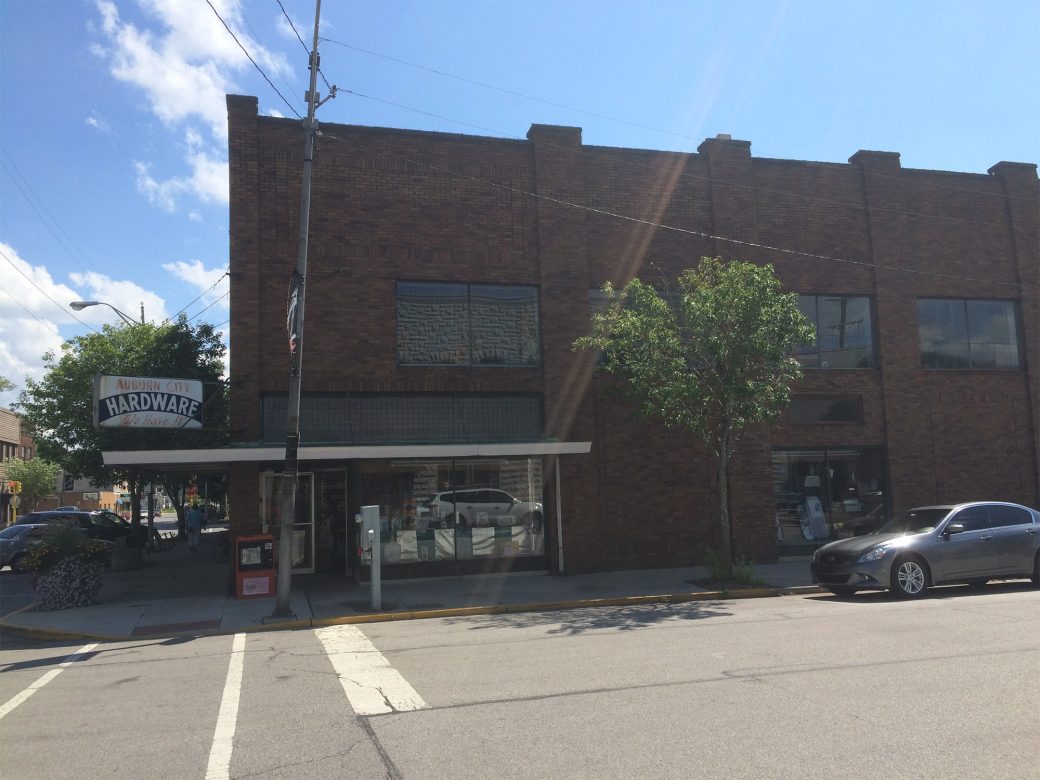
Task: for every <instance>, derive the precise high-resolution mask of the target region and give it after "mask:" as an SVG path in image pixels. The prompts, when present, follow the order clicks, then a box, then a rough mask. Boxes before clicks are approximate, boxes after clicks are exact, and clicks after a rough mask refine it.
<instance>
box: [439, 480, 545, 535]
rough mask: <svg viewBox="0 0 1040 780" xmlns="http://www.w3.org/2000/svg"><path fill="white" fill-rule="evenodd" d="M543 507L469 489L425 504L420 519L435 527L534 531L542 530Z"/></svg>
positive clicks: (497, 492)
mask: <svg viewBox="0 0 1040 780" xmlns="http://www.w3.org/2000/svg"><path fill="white" fill-rule="evenodd" d="M542 512H543V510H542V505H541V503H540V502H537V501H521V500H520V499H519V498H515V497H513V496H511V495H509V494H508V493H506V492H505V491H504V490H496V489H493V488H466V489H462V490H446V491H444V492H443V493H437V494H436V495H434V496H433V497H432V498H428V499H426V500H425V501H423V502H422V503H421V505H420V507H419V515H420V517H422V516H423V515H426V516H427V517H428V519H429V522H430V524H431V525H433V526H435V527H436V526H439V525H441V524H443V525H445V526H451V525H463V526H468V527H471V528H472V527H486V526H495V525H525V526H527V527H528V528H529V529H530V530H532V531H540V530H541V528H542V516H543V514H542Z"/></svg>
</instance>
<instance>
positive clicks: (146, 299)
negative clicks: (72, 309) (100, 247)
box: [69, 271, 166, 325]
mask: <svg viewBox="0 0 1040 780" xmlns="http://www.w3.org/2000/svg"><path fill="white" fill-rule="evenodd" d="M69 279H71V280H72V282H73V283H74V284H76V285H77V286H78V287H79V288H80V289H81V290H85V291H86V292H85V293H84V294H82V295H77V296H76V297H77V298H79V299H81V300H88V301H104V302H105V303H108V304H111V305H112V306H114V307H115V308H117V309H119V310H120V311H121V312H123V314H125V315H126V316H127V317H129V318H130V319H131V320H133V321H135V322H137V321H138V320H140V318H141V308H142V307H144V317H145V320H146V321H147V322H162V321H163V320H164V319H166V301H165V300H164V299H163V297H162V296H161V295H159V294H158V293H154V292H152V291H151V290H146V289H145V288H144V287H141V285H139V284H137V283H136V282H130V281H126V280H119V279H113V278H111V277H110V276H106V275H105V274H99V273H96V272H94V271H90V272H87V273H79V272H76V273H71V274H69ZM76 316H77V317H79V318H80V319H81V320H83V321H84V322H86V323H89V324H98V325H100V324H102V323H106V322H107V323H112V324H119V323H121V322H122V321H123V320H122V318H120V316H119V315H118V314H116V313H115V312H114V311H112V309H110V308H109V307H108V306H91V307H89V308H86V309H83V310H81V311H80V312H78V313H77V315H76Z"/></svg>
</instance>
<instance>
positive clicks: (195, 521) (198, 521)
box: [184, 504, 206, 552]
mask: <svg viewBox="0 0 1040 780" xmlns="http://www.w3.org/2000/svg"><path fill="white" fill-rule="evenodd" d="M205 522H206V516H205V515H204V514H202V510H201V509H199V507H198V505H197V504H192V506H191V509H189V510H188V514H187V516H186V517H185V518H184V524H185V525H186V526H188V549H190V550H191V551H192V552H195V551H196V550H198V549H199V537H200V536H201V535H202V526H203V525H205Z"/></svg>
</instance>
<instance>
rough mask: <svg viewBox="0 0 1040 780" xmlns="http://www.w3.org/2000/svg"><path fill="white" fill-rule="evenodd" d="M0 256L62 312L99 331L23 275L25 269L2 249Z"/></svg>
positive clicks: (96, 331)
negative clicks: (16, 263)
mask: <svg viewBox="0 0 1040 780" xmlns="http://www.w3.org/2000/svg"><path fill="white" fill-rule="evenodd" d="M0 256H2V257H3V258H4V260H6V261H7V262H8V263H9V264H10V266H11V267H12V268H13V269H14V270H16V271H17V272H18V273H20V274H21V275H22V276H23V277H24V278H25V280H26V281H27V282H29V284H31V285H32V286H33V287H35V288H36V289H37V290H38V291H39V292H40V294H41V295H43V297H44V298H46V299H47V300H48V301H50V302H51V303H53V304H54V305H55V306H57V307H58V308H59V309H61V311H62V313H63V314H67V315H68V316H70V317H72V319H74V320H75V321H76V322H78V323H79V324H80V325H83V326H84V327H86V328H89V329H90V330H92V331H94V332H95V333H98V332H99V331H98V330H96V329H94V328H93V327H91V326H90V325H87V323H85V322H84V321H83V320H81V319H80V318H79V317H77V316H76V315H75V314H73V313H72V312H70V311H68V310H67V309H66V308H65V307H64V306H62V305H61V304H60V303H58V302H57V301H56V300H54V299H53V298H52V297H51V296H49V295H48V294H47V293H46V292H44V290H43V288H42V287H40V285H38V284H36V282H34V281H33V280H32V278H31V277H29V276H26V275H25V271H23V270H22V269H21V268H19V267H18V266H17V265H15V262H14V260H12V259H11V258H10V257H8V256H7V254H6V253H5V252H4V251H3V250H0Z"/></svg>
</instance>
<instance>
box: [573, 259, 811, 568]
mask: <svg viewBox="0 0 1040 780" xmlns="http://www.w3.org/2000/svg"><path fill="white" fill-rule="evenodd" d="M604 291H605V292H606V294H607V298H608V305H607V309H606V311H605V312H603V313H601V314H597V315H595V316H594V317H593V327H592V335H590V336H588V337H585V338H581V339H578V340H577V341H576V342H575V347H576V348H578V349H587V348H599V349H601V350H602V351H603V358H604V362H603V367H604V369H605V370H606V371H608V372H610V373H612V374H616V375H618V376H621V377H623V378H624V379H625V380H626V382H627V386H628V389H629V390H630V392H631V394H632V396H633V397H634V398H635V399H636V400H637V401H638V403H639V405H640V410H641V411H642V412H643V413H644V414H646V415H650V416H653V417H656V418H658V419H660V420H662V421H663V422H664V424H665V425H666V426H668V427H672V428H682V429H686V430H689V431H695V432H697V433H699V434H700V435H701V436H702V437H703V438H704V440H705V442H706V443H707V444H708V446H709V447H710V449H711V451H712V452H713V453H714V455H715V457H716V461H717V466H718V468H717V470H716V473H717V475H718V485H717V487H718V495H719V504H720V517H719V521H720V533H721V540H720V544H721V547H722V555H723V557H724V560H726V561H727V562H730V561H732V550H731V549H730V531H729V526H730V521H729V483H728V466H729V462H730V458H731V457H732V455H733V452H734V451H735V448H736V445H737V442H738V440H739V438H740V435H741V434H742V433H743V431H744V430H746V429H747V427H748V426H751V425H754V424H756V423H762V422H768V421H771V420H775V419H776V418H777V417H778V416H779V415H780V413H781V412H782V411H783V409H784V408H785V407H786V406H787V405H788V403H790V387H791V384H792V383H793V382H794V381H795V380H797V379H798V378H799V377H800V376H801V369H800V367H799V365H798V363H797V361H796V360H795V359H794V358H793V357H792V356H791V354H792V352H793V349H794V347H795V346H796V345H798V344H802V343H811V342H812V341H813V339H814V337H815V334H814V332H813V328H812V325H811V324H810V323H809V322H808V321H807V320H806V319H805V317H803V316H802V314H801V313H800V312H799V311H798V305H797V296H796V295H795V294H793V293H786V294H785V293H783V292H782V291H781V287H780V282H779V281H778V280H777V278H776V276H775V275H774V273H773V268H772V266H771V265H765V266H759V265H755V264H753V263H746V262H738V261H734V262H729V263H724V262H723V261H722V260H721V259H718V258H709V257H705V258H702V259H701V261H700V264H699V265H698V266H697V268H691V269H687V270H685V271H683V272H682V273H681V274H680V275H679V278H678V280H677V281H676V286H675V288H674V289H666V290H664V291H663V292H658V290H656V289H655V288H654V287H652V286H651V285H649V284H647V283H645V282H643V281H640V280H639V279H633V280H632V281H631V282H629V283H628V284H627V285H626V286H625V287H624V288H623V289H622V290H621V291H620V292H617V291H615V290H614V289H613V288H612V287H611V286H610V285H609V284H608V285H606V286H605V287H604Z"/></svg>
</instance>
